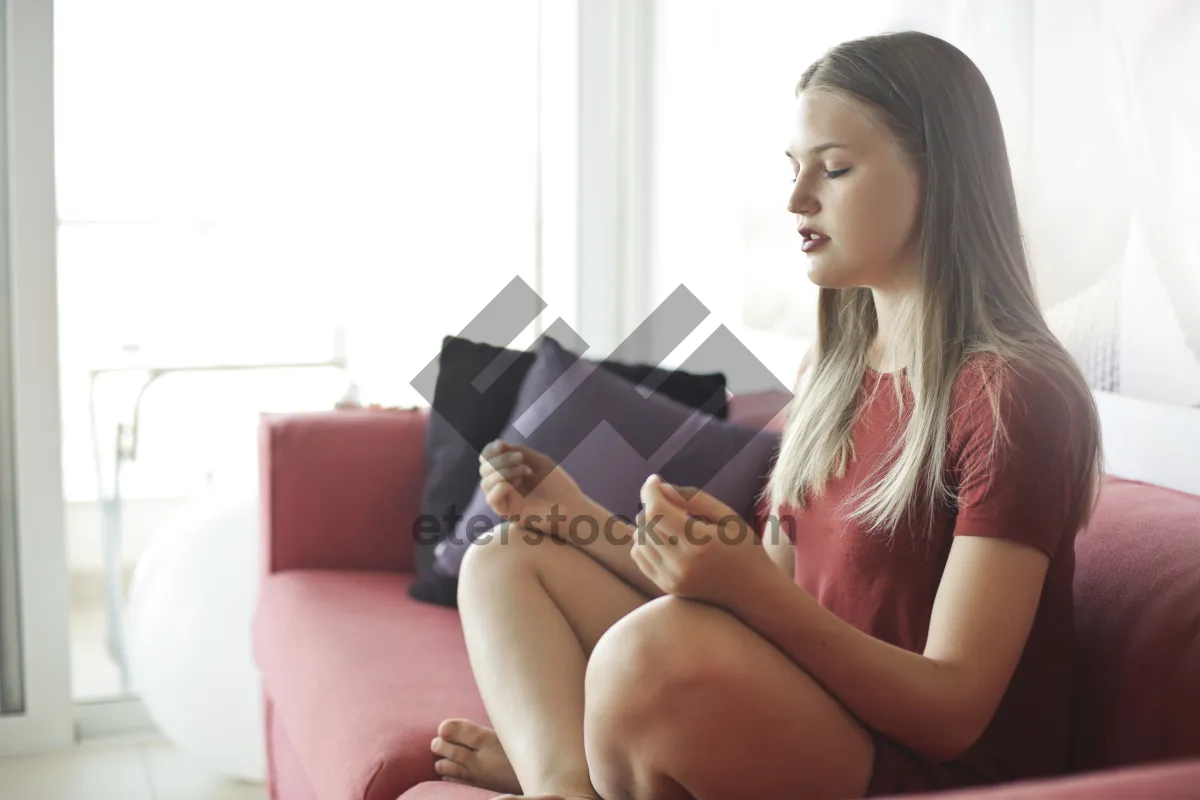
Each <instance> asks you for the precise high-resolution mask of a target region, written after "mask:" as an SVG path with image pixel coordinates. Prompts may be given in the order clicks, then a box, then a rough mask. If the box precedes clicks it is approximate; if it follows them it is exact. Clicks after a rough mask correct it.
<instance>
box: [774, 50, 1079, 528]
mask: <svg viewBox="0 0 1200 800" xmlns="http://www.w3.org/2000/svg"><path fill="white" fill-rule="evenodd" d="M805 91H827V92H832V93H834V94H836V95H839V96H842V97H850V98H852V99H854V100H857V101H859V102H860V103H863V104H865V105H866V106H868V107H869V108H870V109H872V110H873V111H874V113H875V114H876V116H877V118H878V119H879V120H880V121H882V122H884V123H885V124H886V125H887V127H888V128H889V129H890V131H891V132H892V134H893V135H894V136H895V137H896V140H897V142H898V143H899V145H900V147H901V149H902V151H903V152H904V153H905V154H906V155H907V156H908V157H909V158H911V159H912V161H913V163H914V164H915V165H916V166H917V168H918V171H919V174H920V175H921V180H922V184H923V190H922V204H921V210H920V214H919V217H918V222H917V231H916V234H917V237H918V238H917V240H916V247H917V258H918V262H919V263H918V267H917V269H918V289H917V292H916V293H915V295H914V300H913V302H912V304H911V307H910V308H908V309H907V315H908V317H907V319H905V320H901V325H900V326H898V330H906V331H910V332H911V333H910V335H909V336H907V337H904V340H901V341H897V342H896V343H894V348H895V349H894V350H893V351H892V352H891V353H889V354H888V355H889V357H890V358H892V359H896V361H895V363H900V364H905V365H907V367H906V374H905V375H904V376H903V377H902V378H901V380H907V386H908V388H909V389H911V393H912V413H911V416H910V417H909V420H908V423H907V426H906V429H905V430H904V431H903V433H902V435H900V436H898V437H896V441H895V442H894V445H893V450H892V452H891V456H892V457H891V458H889V459H884V462H883V463H884V464H885V468H884V469H881V470H879V471H878V472H877V473H876V475H875V476H874V477H873V479H872V480H870V481H867V482H865V484H864V486H863V487H862V489H861V490H860V491H859V492H858V493H857V494H856V495H855V496H854V497H853V498H851V499H852V501H853V504H854V506H855V508H854V509H853V510H852V511H850V512H849V517H850V519H853V520H856V521H857V522H859V523H860V524H863V525H864V526H865V527H866V528H867V529H868V530H870V531H878V530H885V531H894V530H895V528H896V527H897V525H898V524H899V523H900V522H901V520H902V519H904V517H905V515H906V513H907V511H908V510H909V509H910V508H912V503H913V501H914V500H918V499H924V500H926V501H927V503H924V504H923V505H925V506H926V507H927V508H928V510H929V513H930V514H931V515H932V513H933V510H934V509H935V508H936V507H938V506H939V505H942V504H945V503H947V502H952V501H953V491H952V487H950V486H948V485H947V481H946V478H945V476H944V474H943V472H944V466H945V457H946V451H947V447H948V437H949V432H948V420H949V418H950V414H951V408H950V403H951V395H952V389H953V387H954V385H955V381H956V379H957V377H958V376H959V373H960V371H961V370H962V369H964V368H965V367H966V365H968V364H979V363H982V362H984V361H986V362H987V363H992V364H996V363H999V364H1001V365H1004V367H1005V369H1010V368H1016V367H1030V368H1033V369H1036V370H1044V371H1045V372H1047V373H1051V374H1053V375H1056V376H1058V380H1060V381H1062V382H1063V384H1064V385H1065V387H1066V391H1067V392H1069V393H1070V394H1072V395H1076V398H1075V399H1076V400H1077V401H1078V402H1077V403H1076V404H1074V405H1073V406H1072V408H1075V409H1078V410H1079V411H1080V412H1082V413H1083V414H1084V415H1085V416H1087V417H1090V418H1088V419H1084V420H1083V425H1084V431H1085V433H1086V435H1085V436H1083V437H1080V438H1081V439H1082V440H1083V444H1082V446H1083V447H1084V448H1085V449H1086V452H1083V453H1079V454H1076V455H1077V456H1078V460H1076V459H1075V458H1073V459H1072V461H1073V462H1074V463H1075V464H1080V465H1084V466H1083V469H1085V470H1086V474H1083V475H1080V476H1079V477H1080V479H1081V486H1082V488H1081V491H1080V495H1079V497H1076V498H1071V502H1072V504H1073V510H1074V511H1075V514H1073V518H1076V519H1079V520H1080V522H1081V524H1083V523H1084V522H1086V520H1087V519H1088V517H1089V515H1090V512H1091V507H1092V504H1094V495H1093V494H1092V491H1094V486H1095V484H1096V482H1097V481H1098V478H1099V471H1100V463H1101V461H1100V459H1101V455H1100V426H1099V419H1098V415H1097V413H1096V409H1095V404H1094V400H1093V398H1092V395H1091V391H1090V389H1089V387H1088V385H1087V382H1086V380H1085V378H1084V376H1083V374H1082V373H1081V371H1080V370H1079V368H1078V366H1077V365H1076V363H1075V361H1074V359H1073V358H1072V357H1071V355H1070V354H1069V353H1068V352H1067V351H1066V350H1065V348H1063V346H1062V345H1061V343H1060V342H1059V341H1058V339H1057V338H1056V337H1055V336H1054V334H1053V333H1052V332H1051V331H1050V329H1049V327H1048V325H1047V324H1046V321H1045V319H1044V318H1043V316H1042V313H1041V311H1040V309H1039V308H1038V303H1037V298H1036V294H1035V292H1034V288H1033V283H1032V280H1031V278H1030V271H1029V264H1028V257H1027V254H1026V252H1025V244H1024V240H1023V238H1022V235H1021V228H1020V223H1019V220H1018V214H1017V201H1016V194H1015V191H1014V189H1013V181H1012V174H1011V171H1010V167H1009V162H1008V155H1007V151H1006V149H1005V144H1004V134H1003V129H1002V127H1001V123H1000V115H999V112H998V111H997V108H996V104H995V100H994V98H993V97H992V93H991V90H990V89H989V87H988V85H987V82H986V81H985V79H984V77H983V75H982V73H980V71H979V70H978V68H977V67H976V66H975V64H974V63H972V61H971V60H970V59H969V58H968V57H967V56H966V55H965V54H964V53H962V52H961V51H960V50H958V49H957V48H955V47H954V46H953V45H951V44H949V43H948V42H945V41H943V40H941V39H938V38H937V37H934V36H930V35H928V34H924V33H918V32H913V31H908V32H903V33H889V34H883V35H879V36H871V37H868V38H863V39H857V40H853V41H849V42H845V43H843V44H841V45H838V46H837V47H834V48H832V49H831V50H829V51H828V52H826V53H825V55H823V56H822V57H821V58H820V59H819V60H817V61H816V62H815V63H814V64H812V65H811V66H810V67H809V68H808V69H807V70H806V71H805V72H804V75H803V76H802V77H801V79H800V81H799V83H798V85H797V86H796V94H797V96H798V95H799V94H800V93H801V92H805ZM877 324H878V320H877V317H876V312H875V305H874V299H873V295H872V293H871V290H870V289H868V288H863V287H858V288H850V289H821V291H820V299H819V309H818V334H817V343H816V346H815V347H814V349H813V352H812V353H811V354H810V356H811V363H810V365H809V367H808V369H807V371H806V375H805V379H804V383H805V386H804V389H803V391H800V390H799V388H798V390H797V395H796V397H795V398H794V400H793V401H792V405H791V407H790V408H789V409H788V413H787V423H786V425H785V427H784V431H783V440H782V443H781V446H780V452H779V456H778V458H777V459H776V462H775V464H774V466H773V468H772V471H771V475H770V479H769V481H768V482H767V485H766V487H765V488H764V491H763V498H764V499H767V500H769V502H770V508H771V509H772V514H775V513H776V512H777V511H778V510H779V509H780V507H781V506H783V505H792V506H795V507H797V508H804V507H805V506H806V505H807V503H808V502H809V500H810V498H811V497H812V496H814V495H819V494H820V493H821V492H822V491H823V488H824V486H825V483H826V481H827V480H829V479H830V478H840V477H843V476H844V474H845V472H846V468H847V466H848V465H849V463H850V462H851V461H852V460H853V458H854V453H853V448H852V438H851V437H852V430H853V426H854V422H855V418H856V415H857V413H858V411H859V410H861V403H860V402H859V401H860V400H861V397H860V389H861V387H862V386H863V378H864V375H865V373H866V369H867V349H868V346H869V344H870V343H871V341H872V339H873V337H874V334H875V333H876V329H877ZM975 354H989V355H990V356H992V357H994V358H991V357H989V358H987V359H974V358H971V357H972V356H973V355H975ZM1004 383H1005V382H1004V381H1003V380H1002V379H1001V380H997V379H996V378H995V377H994V376H993V377H992V378H991V379H989V380H986V381H985V387H986V392H987V398H988V400H989V401H990V402H991V403H992V406H993V409H996V408H998V403H999V401H1000V392H1002V391H1003V386H1004ZM896 391H897V396H899V397H901V398H903V393H902V392H901V389H900V384H899V383H898V382H897V384H896ZM994 417H995V419H996V420H997V427H996V430H995V431H994V437H993V441H994V442H1003V441H1004V436H1005V432H1004V430H1003V428H1002V426H1001V425H1000V424H999V420H1000V415H999V414H995V415H994ZM1064 468H1067V465H1064ZM1089 490H1092V491H1089ZM1089 500H1091V503H1089Z"/></svg>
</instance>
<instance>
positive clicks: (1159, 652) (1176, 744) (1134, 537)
mask: <svg viewBox="0 0 1200 800" xmlns="http://www.w3.org/2000/svg"><path fill="white" fill-rule="evenodd" d="M1074 655H1075V673H1074V684H1075V685H1074V692H1073V697H1072V704H1073V714H1072V743H1071V751H1072V762H1073V763H1072V766H1073V768H1074V769H1076V770H1084V769H1097V768H1102V767H1115V766H1119V765H1123V764H1133V763H1141V762H1146V761H1154V760H1162V759H1169V758H1175V757H1183V756H1200V497H1198V496H1196V495H1192V494H1187V493H1184V492H1180V491H1175V490H1173V489H1166V488H1162V487H1159V486H1154V485H1151V484H1147V483H1141V482H1137V481H1130V480H1124V479H1120V478H1114V477H1111V476H1105V479H1104V483H1103V485H1102V487H1101V490H1100V499H1099V503H1098V506H1097V508H1096V512H1095V514H1094V516H1093V519H1092V522H1091V523H1090V524H1089V525H1088V527H1087V528H1085V529H1084V530H1082V531H1080V532H1079V534H1078V535H1077V537H1076V540H1075V653H1074Z"/></svg>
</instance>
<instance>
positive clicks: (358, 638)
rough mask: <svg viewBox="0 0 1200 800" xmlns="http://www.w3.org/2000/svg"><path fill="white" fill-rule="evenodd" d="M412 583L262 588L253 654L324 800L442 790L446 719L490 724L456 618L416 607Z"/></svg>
mask: <svg viewBox="0 0 1200 800" xmlns="http://www.w3.org/2000/svg"><path fill="white" fill-rule="evenodd" d="M411 581H412V576H411V575H400V574H396V573H368V572H336V571H293V572H283V573H277V574H274V575H270V576H268V577H266V578H265V579H264V581H263V584H262V589H261V594H260V598H259V606H258V609H257V611H256V614H255V620H254V651H255V657H256V659H257V661H258V664H259V667H260V668H261V670H262V679H263V689H264V691H265V692H266V694H267V696H268V697H269V698H270V699H271V702H272V704H273V712H272V713H273V714H274V716H275V719H276V721H277V723H278V725H279V726H280V727H281V728H282V729H283V731H285V732H286V734H287V737H288V739H289V741H290V743H291V745H292V746H293V748H294V751H295V756H296V757H297V758H298V760H299V761H300V763H302V764H303V765H304V770H305V772H306V773H307V776H308V779H309V783H310V784H311V786H312V788H313V792H314V794H316V795H317V796H318V797H321V798H322V799H323V800H395V798H396V797H397V796H399V795H400V794H401V793H402V792H404V791H405V790H407V789H409V788H410V787H412V786H414V785H416V784H417V783H420V782H421V781H429V780H437V777H438V776H437V774H436V773H435V772H434V770H433V762H434V755H433V753H431V752H430V750H429V744H430V742H431V741H432V740H433V738H434V736H436V735H437V726H438V723H440V722H441V721H442V720H443V719H445V718H446V717H466V718H468V719H473V720H477V721H479V722H481V723H483V724H487V716H486V713H485V710H484V707H483V703H482V701H481V700H480V698H479V694H478V692H477V690H476V689H475V683H474V680H473V677H472V674H471V668H470V665H469V663H468V661H467V653H466V646H465V644H464V641H463V635H462V627H461V625H460V624H459V620H458V612H456V611H454V610H451V609H447V608H442V607H440V606H435V605H430V604H428V603H422V602H419V601H416V600H413V599H412V598H411V597H409V595H408V586H409V584H410V583H411Z"/></svg>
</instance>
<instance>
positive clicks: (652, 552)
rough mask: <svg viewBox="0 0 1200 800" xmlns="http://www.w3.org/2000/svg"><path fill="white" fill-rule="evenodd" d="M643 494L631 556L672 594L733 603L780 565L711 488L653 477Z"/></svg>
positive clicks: (644, 570)
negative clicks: (737, 596) (737, 595)
mask: <svg viewBox="0 0 1200 800" xmlns="http://www.w3.org/2000/svg"><path fill="white" fill-rule="evenodd" d="M641 497H642V505H643V508H642V510H641V511H639V512H638V516H637V530H636V532H635V537H634V541H633V545H632V547H631V550H630V554H631V555H632V557H633V561H634V563H635V564H637V566H638V568H639V569H640V570H641V571H642V572H643V573H644V574H645V575H646V577H648V578H649V579H650V580H652V581H654V583H655V584H656V585H657V586H658V587H659V588H660V589H662V590H663V591H664V592H666V593H667V594H670V595H675V596H677V597H686V598H690V599H693V600H705V601H708V602H711V603H714V604H717V605H728V604H729V603H731V602H732V601H733V599H734V597H735V595H736V593H737V592H739V591H745V590H746V588H747V587H753V586H755V585H756V583H757V581H758V579H759V577H760V576H765V575H769V574H770V571H772V570H776V569H777V568H776V567H775V565H774V563H773V562H772V561H771V558H770V556H769V555H768V554H767V552H766V550H765V549H764V548H763V547H762V544H761V542H760V541H759V539H758V536H757V534H756V533H755V531H754V530H753V529H752V528H751V527H750V525H749V523H747V522H746V521H745V520H743V519H742V518H741V517H740V516H739V515H738V514H737V512H735V511H734V510H733V509H732V508H730V507H729V506H727V505H726V504H725V503H722V502H721V501H720V500H718V499H717V498H715V497H713V496H712V495H710V494H708V493H707V492H702V491H700V490H699V489H696V488H694V487H675V486H672V485H670V484H666V483H663V482H662V481H661V480H660V479H659V477H658V476H657V475H651V476H650V477H649V478H648V479H647V480H646V482H645V483H644V484H642V492H641ZM655 520H657V521H655ZM651 523H652V524H651Z"/></svg>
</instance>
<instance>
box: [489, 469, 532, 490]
mask: <svg viewBox="0 0 1200 800" xmlns="http://www.w3.org/2000/svg"><path fill="white" fill-rule="evenodd" d="M525 469H526V468H525V467H512V468H510V469H505V470H500V471H496V472H492V473H491V474H489V475H488V476H487V477H485V478H484V479H483V480H482V481H480V484H481V485H482V486H483V491H484V492H485V493H486V492H487V491H488V490H490V489H491V488H492V487H494V486H499V485H501V484H508V485H509V486H512V487H513V488H517V489H519V488H520V486H521V479H522V478H524V477H525V476H526V475H527V474H528V473H527V472H526V471H525Z"/></svg>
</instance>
